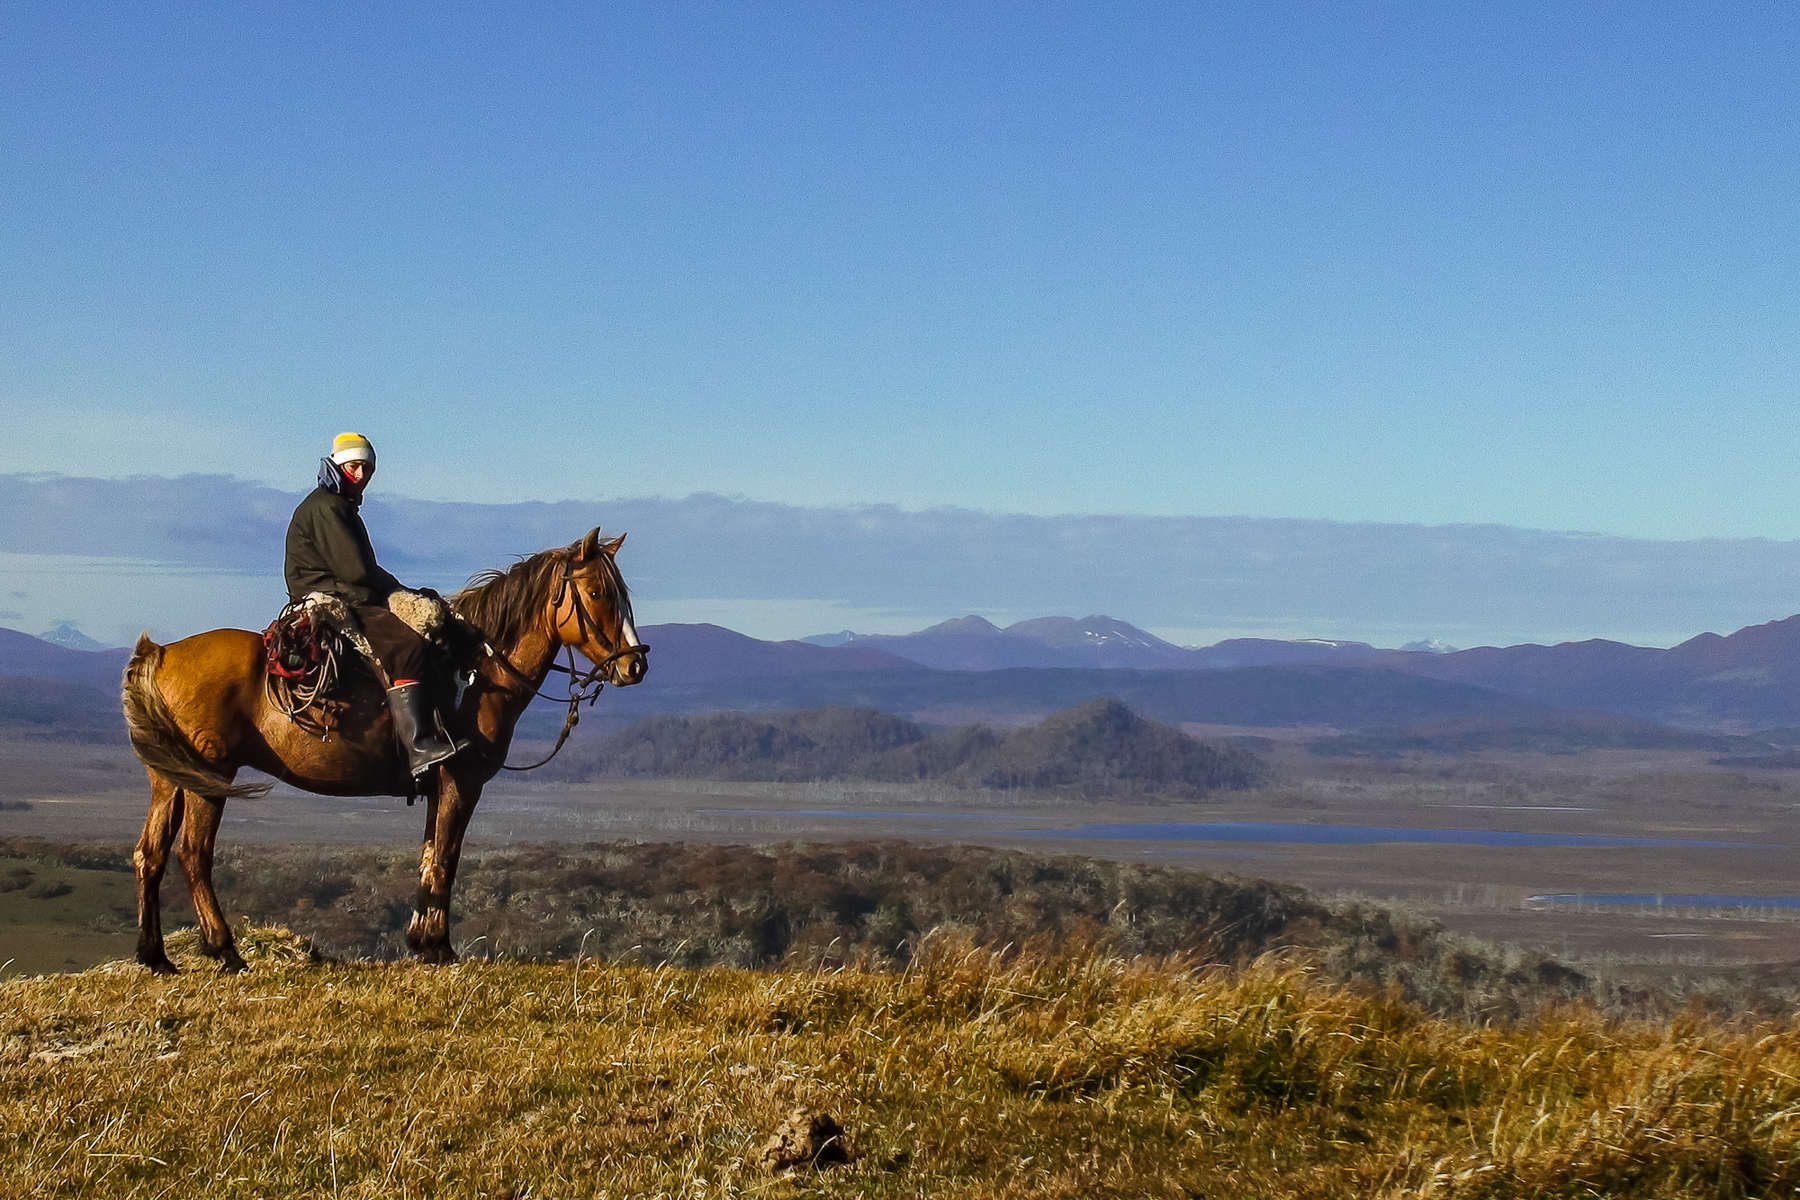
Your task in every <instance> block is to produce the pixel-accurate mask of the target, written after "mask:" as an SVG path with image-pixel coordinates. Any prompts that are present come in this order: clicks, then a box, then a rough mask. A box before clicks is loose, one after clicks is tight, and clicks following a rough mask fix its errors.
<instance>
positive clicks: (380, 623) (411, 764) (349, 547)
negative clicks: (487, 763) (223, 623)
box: [285, 433, 465, 775]
mask: <svg viewBox="0 0 1800 1200" xmlns="http://www.w3.org/2000/svg"><path fill="white" fill-rule="evenodd" d="M374 474H375V447H374V446H373V445H371V444H370V442H369V439H368V438H366V437H364V436H363V435H362V434H360V433H340V434H338V435H337V437H336V438H335V439H333V441H332V443H331V453H330V454H329V455H327V456H326V457H324V458H323V459H320V460H319V486H318V487H316V488H314V489H313V491H312V492H311V493H310V494H309V495H308V496H307V497H306V499H304V500H302V501H300V506H299V507H298V508H296V509H294V517H293V520H292V521H290V522H289V523H288V531H287V562H286V565H285V574H286V576H287V589H288V598H289V599H290V600H296V601H297V600H300V599H301V598H302V597H304V596H305V595H306V594H307V593H308V592H330V593H333V594H334V595H336V596H338V597H340V598H342V599H343V601H344V602H345V603H346V604H348V605H349V606H350V610H351V611H352V612H354V613H355V614H356V620H357V623H358V624H359V625H361V626H362V631H363V634H364V636H366V637H367V638H368V639H369V645H370V646H371V647H373V648H374V651H375V657H376V658H378V659H379V660H380V661H381V665H382V666H383V667H384V668H386V670H387V672H388V675H389V680H390V684H389V687H388V692H387V701H388V710H389V711H390V712H391V713H392V714H393V717H394V733H395V736H397V737H398V738H399V740H400V744H401V747H402V748H403V749H405V751H406V758H407V766H408V768H409V769H410V770H411V772H412V774H414V775H423V774H424V773H425V772H426V771H427V770H429V769H430V768H431V767H434V766H436V765H437V764H438V763H441V762H443V761H444V760H445V759H447V758H450V757H451V756H452V755H454V754H456V753H457V752H458V751H459V750H462V749H463V748H464V745H465V743H459V742H456V741H454V740H451V739H448V738H447V737H445V736H441V735H440V734H439V733H438V721H437V719H436V714H435V713H434V712H433V710H432V707H431V700H430V698H429V697H428V696H427V695H426V694H425V686H424V685H423V684H422V683H421V682H420V680H421V679H422V678H423V677H424V674H425V639H424V638H423V637H421V636H420V635H419V634H418V633H417V632H416V631H414V629H413V628H412V626H410V625H408V624H407V623H406V622H405V621H402V620H401V619H400V618H399V617H397V616H395V615H394V614H393V613H391V612H389V611H388V609H387V598H388V596H389V595H390V594H392V593H393V592H396V591H401V590H404V589H403V585H402V584H401V583H400V581H399V580H398V579H395V578H394V577H393V576H392V575H390V574H388V572H386V571H385V570H383V569H382V568H381V567H380V566H379V565H378V564H377V563H376V562H375V550H374V548H373V547H372V546H370V544H369V532H368V530H367V529H366V528H364V526H363V521H362V516H361V515H360V514H359V513H358V512H357V509H358V508H359V507H360V506H361V505H362V497H363V489H364V488H366V487H368V485H369V479H370V477H371V476H373V475H374Z"/></svg>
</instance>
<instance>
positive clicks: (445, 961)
mask: <svg viewBox="0 0 1800 1200" xmlns="http://www.w3.org/2000/svg"><path fill="white" fill-rule="evenodd" d="M413 953H414V954H415V955H417V956H418V959H419V961H420V962H422V963H430V964H431V965H432V966H434V967H446V966H449V965H450V964H451V963H453V962H455V961H457V959H456V951H454V950H452V949H451V948H450V947H449V945H448V944H445V945H440V946H416V947H414V948H413Z"/></svg>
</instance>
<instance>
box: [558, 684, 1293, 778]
mask: <svg viewBox="0 0 1800 1200" xmlns="http://www.w3.org/2000/svg"><path fill="white" fill-rule="evenodd" d="M551 769H552V770H554V772H555V775H556V777H560V778H563V779H569V780H582V779H594V778H620V777H631V776H679V777H686V778H712V779H751V780H758V779H761V780H785V781H799V780H822V779H864V780H889V781H896V782H902V781H919V780H933V781H939V782H946V783H950V784H954V785H958V786H966V787H985V788H1030V789H1054V790H1066V791H1071V792H1078V793H1081V794H1084V795H1094V796H1100V795H1118V794H1121V793H1147V792H1153V793H1157V794H1163V795H1179V796H1195V795H1200V794H1203V793H1206V792H1209V791H1214V790H1218V789H1231V788H1244V787H1249V786H1252V785H1253V784H1255V783H1256V782H1258V781H1259V780H1260V779H1262V778H1263V776H1264V775H1265V773H1266V769H1265V767H1264V764H1263V763H1262V761H1261V760H1260V759H1258V758H1257V757H1256V756H1255V755H1253V754H1251V753H1250V752H1249V751H1247V750H1244V749H1241V748H1239V747H1236V746H1229V745H1216V744H1212V743H1207V742H1200V741H1196V740H1195V739H1193V738H1190V737H1188V736H1187V735H1186V734H1184V733H1182V732H1181V731H1180V730H1178V729H1175V728H1172V727H1171V726H1168V725H1162V724H1158V723H1157V722H1155V721H1148V720H1145V719H1144V718H1142V717H1140V716H1138V715H1137V714H1136V713H1133V712H1132V711H1131V710H1130V709H1129V708H1127V707H1126V706H1125V705H1123V704H1121V703H1120V702H1119V701H1117V700H1105V699H1103V700H1094V701H1090V702H1089V703H1087V704H1083V705H1080V706H1079V707H1076V708H1072V709H1068V710H1067V711H1064V712H1060V713H1057V714H1055V715H1053V716H1051V717H1049V718H1046V719H1045V720H1044V721H1042V722H1040V723H1039V724H1037V725H1033V726H1029V727H1026V728H1023V729H1017V730H1010V731H1002V730H995V729H992V728H989V727H987V726H985V725H974V726H966V727H961V728H957V729H952V730H948V731H943V732H935V733H934V732H929V731H927V730H926V729H925V728H924V727H922V726H920V725H918V724H916V723H914V722H912V721H908V720H904V719H902V718H900V717H894V716H889V715H887V714H885V713H880V712H875V711H873V710H871V709H860V708H816V709H808V710H805V711H801V712H788V713H758V714H746V713H720V714H715V715H712V716H703V717H680V716H657V717H649V718H646V719H644V720H642V721H639V722H637V723H636V724H634V725H632V726H630V727H629V728H627V729H625V730H623V731H621V732H619V733H616V734H614V735H612V736H611V737H608V738H606V739H604V740H603V741H601V742H600V743H598V744H597V745H596V746H594V747H593V748H592V749H582V748H576V747H570V748H569V749H568V750H565V751H564V754H563V757H562V758H560V759H558V760H557V762H556V763H555V764H553V768H551Z"/></svg>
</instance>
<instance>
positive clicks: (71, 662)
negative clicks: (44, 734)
mask: <svg viewBox="0 0 1800 1200" xmlns="http://www.w3.org/2000/svg"><path fill="white" fill-rule="evenodd" d="M130 657H131V651H129V650H72V649H70V648H69V647H67V646H58V645H56V644H55V643H53V642H47V641H45V640H43V639H42V638H35V637H32V636H31V635H30V634H28V633H20V632H19V631H18V630H16V629H5V628H0V675H12V676H18V677H25V678H31V679H50V680H56V681H58V682H60V683H79V684H82V685H83V686H86V687H90V688H94V689H96V690H98V691H102V692H111V693H112V694H113V695H115V696H116V695H117V694H118V692H119V677H120V676H122V675H123V674H124V673H125V662H126V660H127V659H129V658H130Z"/></svg>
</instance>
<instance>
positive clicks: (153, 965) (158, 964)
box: [138, 955, 181, 975]
mask: <svg viewBox="0 0 1800 1200" xmlns="http://www.w3.org/2000/svg"><path fill="white" fill-rule="evenodd" d="M138 961H139V962H141V963H143V964H144V965H145V966H146V967H149V968H150V973H151V974H152V975H179V974H181V971H180V970H179V969H178V968H177V967H176V966H175V964H174V963H172V962H170V961H169V960H168V959H167V958H165V957H162V956H160V955H159V956H157V957H156V958H140V959H138Z"/></svg>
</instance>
